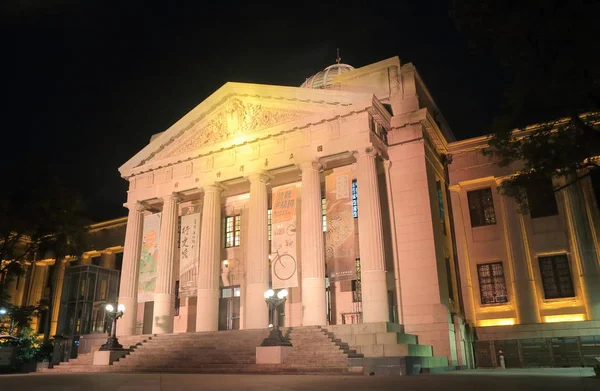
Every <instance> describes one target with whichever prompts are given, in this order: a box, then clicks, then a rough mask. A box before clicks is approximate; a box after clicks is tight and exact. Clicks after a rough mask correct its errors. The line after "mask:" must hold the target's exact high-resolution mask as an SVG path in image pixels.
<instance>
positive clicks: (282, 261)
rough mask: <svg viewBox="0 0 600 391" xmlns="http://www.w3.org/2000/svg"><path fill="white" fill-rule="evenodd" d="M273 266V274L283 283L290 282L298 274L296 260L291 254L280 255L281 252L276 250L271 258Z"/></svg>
mask: <svg viewBox="0 0 600 391" xmlns="http://www.w3.org/2000/svg"><path fill="white" fill-rule="evenodd" d="M271 265H272V267H273V273H274V274H275V276H276V277H277V278H279V279H280V280H281V281H286V280H289V279H290V278H292V277H293V276H294V273H296V260H295V259H294V257H293V256H291V255H290V254H279V250H275V253H274V255H272V256H271Z"/></svg>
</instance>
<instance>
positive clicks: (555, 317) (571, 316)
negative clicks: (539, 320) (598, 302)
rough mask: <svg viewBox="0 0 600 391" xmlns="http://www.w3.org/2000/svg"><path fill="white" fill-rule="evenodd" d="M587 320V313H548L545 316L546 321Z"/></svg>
mask: <svg viewBox="0 0 600 391" xmlns="http://www.w3.org/2000/svg"><path fill="white" fill-rule="evenodd" d="M584 320H585V314H569V315H548V316H544V322H546V323H557V322H581V321H584Z"/></svg>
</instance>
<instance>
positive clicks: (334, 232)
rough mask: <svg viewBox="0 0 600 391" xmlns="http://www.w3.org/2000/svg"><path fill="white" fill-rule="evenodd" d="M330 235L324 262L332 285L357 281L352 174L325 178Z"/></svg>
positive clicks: (328, 231) (333, 175) (340, 174)
mask: <svg viewBox="0 0 600 391" xmlns="http://www.w3.org/2000/svg"><path fill="white" fill-rule="evenodd" d="M325 193H326V196H325V200H326V203H327V208H326V212H325V216H326V218H327V232H326V235H325V248H326V251H325V259H326V262H327V272H328V274H329V280H330V281H332V282H335V281H342V280H355V279H356V261H355V258H356V256H355V254H354V217H353V215H352V176H351V173H350V171H347V172H341V173H333V174H330V175H328V176H327V177H326V178H325Z"/></svg>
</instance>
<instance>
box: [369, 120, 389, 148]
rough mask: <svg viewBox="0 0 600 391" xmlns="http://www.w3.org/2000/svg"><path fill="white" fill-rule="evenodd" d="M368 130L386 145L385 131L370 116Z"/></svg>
mask: <svg viewBox="0 0 600 391" xmlns="http://www.w3.org/2000/svg"><path fill="white" fill-rule="evenodd" d="M369 129H371V132H373V133H375V134H376V135H377V137H379V138H380V139H381V141H383V142H385V143H387V131H386V130H385V128H384V127H383V126H381V125H380V124H379V123H378V122H377V121H375V119H374V118H373V117H372V116H369Z"/></svg>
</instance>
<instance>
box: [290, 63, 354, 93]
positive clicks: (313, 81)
mask: <svg viewBox="0 0 600 391" xmlns="http://www.w3.org/2000/svg"><path fill="white" fill-rule="evenodd" d="M353 70H354V67H353V66H352V65H348V64H333V65H330V66H328V67H327V68H325V69H323V70H322V71H321V72H319V73H317V74H315V75H312V76H311V77H309V78H308V79H306V81H305V82H304V83H302V85H301V86H300V88H326V89H328V88H331V80H332V79H333V78H334V77H335V76H337V75H341V74H342V73H345V72H350V71H353Z"/></svg>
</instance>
